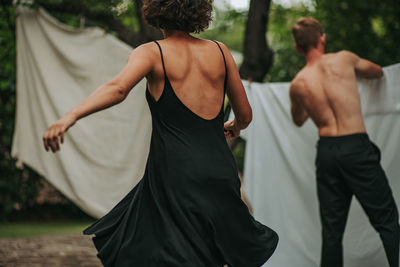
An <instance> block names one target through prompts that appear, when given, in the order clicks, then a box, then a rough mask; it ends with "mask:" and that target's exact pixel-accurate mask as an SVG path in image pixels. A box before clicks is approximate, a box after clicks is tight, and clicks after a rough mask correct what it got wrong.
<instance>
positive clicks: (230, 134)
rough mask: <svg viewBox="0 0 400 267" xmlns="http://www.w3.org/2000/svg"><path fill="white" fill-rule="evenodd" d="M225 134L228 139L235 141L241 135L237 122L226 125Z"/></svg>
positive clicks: (233, 121) (228, 122) (232, 121)
mask: <svg viewBox="0 0 400 267" xmlns="http://www.w3.org/2000/svg"><path fill="white" fill-rule="evenodd" d="M224 133H225V136H226V138H229V139H233V138H236V137H238V136H239V135H240V129H239V128H238V127H237V124H236V122H235V120H231V121H227V122H225V123H224Z"/></svg>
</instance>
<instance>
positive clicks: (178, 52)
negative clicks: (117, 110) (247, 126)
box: [148, 37, 226, 119]
mask: <svg viewBox="0 0 400 267" xmlns="http://www.w3.org/2000/svg"><path fill="white" fill-rule="evenodd" d="M159 44H160V46H161V48H162V52H163V59H164V64H165V71H166V74H167V77H168V79H169V81H170V83H171V86H172V88H173V90H174V92H175V94H176V96H177V97H178V98H179V99H180V101H181V102H182V103H183V104H184V105H185V106H186V107H187V108H188V109H190V110H191V111H192V112H193V113H195V114H196V115H197V116H199V117H201V118H204V119H213V118H215V117H216V116H217V115H218V113H219V111H220V109H221V105H222V101H223V98H224V80H225V75H226V70H225V64H224V57H223V54H222V53H221V50H220V49H219V47H218V45H217V44H216V43H215V42H213V41H209V40H202V39H197V38H194V37H190V38H185V39H178V38H167V39H165V40H162V41H159ZM154 51H155V53H156V54H158V55H159V61H160V64H159V67H157V68H155V70H154V73H153V75H152V76H151V77H149V78H148V84H149V91H150V93H151V94H152V95H153V97H154V99H156V100H158V99H159V98H160V97H161V95H162V93H163V89H164V70H163V68H162V62H161V60H162V58H161V56H160V51H159V49H158V47H157V46H156V44H154Z"/></svg>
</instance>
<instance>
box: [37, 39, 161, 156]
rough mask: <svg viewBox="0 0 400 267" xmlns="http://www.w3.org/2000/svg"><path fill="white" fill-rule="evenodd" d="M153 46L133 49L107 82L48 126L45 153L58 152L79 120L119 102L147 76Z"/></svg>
mask: <svg viewBox="0 0 400 267" xmlns="http://www.w3.org/2000/svg"><path fill="white" fill-rule="evenodd" d="M152 49H154V47H153V44H151V43H149V44H144V45H141V46H139V47H138V48H136V49H135V50H133V52H132V53H131V55H130V56H129V59H128V62H127V64H126V66H125V67H124V68H123V69H122V71H121V72H120V73H119V74H118V75H117V76H116V77H115V78H113V79H112V80H111V81H109V82H106V83H105V84H103V85H101V86H100V87H99V88H97V89H96V90H95V91H94V92H93V93H92V94H90V95H89V96H88V97H87V98H86V99H85V100H83V101H82V102H81V103H80V104H79V105H77V106H76V107H74V108H73V109H72V110H70V111H69V112H68V113H67V114H65V115H64V116H63V117H62V118H61V119H59V120H58V121H57V122H55V123H54V124H52V125H51V126H50V127H49V128H48V129H47V130H46V132H45V133H44V135H43V143H44V147H45V149H46V151H49V150H50V149H51V151H52V152H56V151H58V150H60V143H63V142H64V134H65V132H66V131H67V130H68V129H69V128H70V127H71V126H72V125H74V124H75V122H76V121H78V120H79V119H81V118H83V117H85V116H88V115H90V114H93V113H95V112H97V111H100V110H103V109H106V108H108V107H111V106H113V105H116V104H118V103H121V102H122V101H123V100H124V99H125V98H126V97H127V95H128V94H129V92H130V90H131V89H132V88H133V87H134V86H135V85H136V84H137V83H138V82H140V80H142V79H143V78H144V77H145V76H146V75H148V74H149V73H150V72H151V71H152V69H153V66H154V53H152Z"/></svg>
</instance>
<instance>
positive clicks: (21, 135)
mask: <svg viewBox="0 0 400 267" xmlns="http://www.w3.org/2000/svg"><path fill="white" fill-rule="evenodd" d="M17 14H18V16H17V29H16V32H17V105H16V106H17V108H16V122H15V132H14V139H13V146H12V156H13V157H15V158H17V159H18V160H19V161H20V162H22V163H24V164H26V165H28V166H30V167H32V168H33V169H34V170H36V171H37V172H38V173H40V174H41V175H42V176H44V177H45V178H46V179H47V180H48V181H49V182H50V183H51V184H52V185H54V186H55V187H56V188H57V189H58V190H60V191H61V192H62V193H63V194H64V195H65V196H66V197H67V198H68V199H70V200H71V201H73V202H74V203H75V204H76V205H78V206H79V207H80V208H81V209H82V210H84V211H85V212H87V213H88V214H90V215H92V216H94V217H100V216H102V215H104V214H105V213H106V212H107V211H109V210H110V209H111V208H112V207H113V206H114V205H115V204H116V203H117V202H118V201H120V200H121V199H122V197H123V196H124V195H125V194H126V193H127V192H129V190H131V189H132V188H133V187H134V186H135V185H136V184H137V182H138V181H139V180H140V178H141V177H142V176H143V172H144V167H145V164H146V156H147V154H148V150H149V143H150V132H151V118H150V112H149V109H148V106H147V104H146V101H145V81H143V82H141V83H140V84H138V85H137V86H136V87H135V88H133V89H132V91H131V93H130V95H129V96H128V97H127V99H126V100H125V102H123V103H121V104H120V105H117V106H115V107H112V108H110V109H107V110H105V111H102V112H99V113H96V114H93V115H91V116H89V117H87V118H84V119H83V120H81V121H79V122H78V123H77V124H76V125H74V126H73V127H72V128H71V129H70V130H69V131H68V133H67V134H66V136H65V143H64V144H63V145H62V148H61V151H60V152H58V153H57V154H52V153H51V152H50V153H49V152H46V151H45V150H44V148H43V142H42V136H43V133H44V132H45V130H46V129H47V127H48V126H49V125H51V124H52V123H54V122H55V121H56V120H57V119H59V118H60V117H61V116H63V115H64V114H65V113H66V112H68V111H69V110H70V109H71V108H73V107H74V106H75V105H77V104H79V103H80V102H81V101H82V100H83V99H85V97H87V96H88V95H89V94H90V93H91V92H92V91H94V90H95V89H96V88H97V87H98V86H99V85H101V84H102V83H104V82H106V81H108V80H110V79H112V78H113V77H114V75H116V74H117V73H118V72H119V71H120V70H121V69H122V68H123V66H124V65H125V62H126V61H127V59H128V57H129V54H130V53H131V51H132V48H130V47H129V46H127V45H126V44H124V43H123V42H121V41H119V40H117V39H116V38H115V37H113V36H111V35H109V34H106V33H105V32H104V30H102V29H100V28H87V29H72V28H70V27H67V26H66V25H64V24H61V23H59V22H58V21H56V20H55V19H54V18H53V17H51V16H49V14H47V13H46V12H45V11H44V10H42V9H39V10H38V11H36V10H32V9H29V8H22V7H18V9H17Z"/></svg>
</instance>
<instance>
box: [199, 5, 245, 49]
mask: <svg viewBox="0 0 400 267" xmlns="http://www.w3.org/2000/svg"><path fill="white" fill-rule="evenodd" d="M246 19H247V11H237V10H234V9H228V10H219V9H215V16H214V21H213V22H212V24H211V27H210V29H208V30H207V31H205V32H203V33H201V34H199V37H201V38H204V39H210V40H218V41H221V42H223V43H224V44H226V45H227V46H228V47H229V48H230V49H232V50H235V51H238V52H242V51H243V37H244V32H245V28H246V27H245V25H246Z"/></svg>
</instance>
